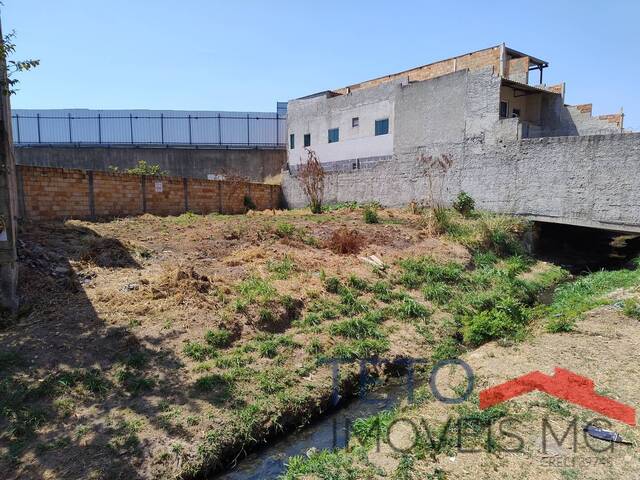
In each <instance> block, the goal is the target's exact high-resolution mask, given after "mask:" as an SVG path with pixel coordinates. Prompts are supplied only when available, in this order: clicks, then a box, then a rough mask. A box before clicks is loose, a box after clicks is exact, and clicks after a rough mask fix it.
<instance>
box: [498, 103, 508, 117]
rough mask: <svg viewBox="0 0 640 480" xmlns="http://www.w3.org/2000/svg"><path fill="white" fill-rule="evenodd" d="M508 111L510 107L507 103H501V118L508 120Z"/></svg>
mask: <svg viewBox="0 0 640 480" xmlns="http://www.w3.org/2000/svg"><path fill="white" fill-rule="evenodd" d="M508 110H509V105H507V102H500V117H502V118H507V111H508Z"/></svg>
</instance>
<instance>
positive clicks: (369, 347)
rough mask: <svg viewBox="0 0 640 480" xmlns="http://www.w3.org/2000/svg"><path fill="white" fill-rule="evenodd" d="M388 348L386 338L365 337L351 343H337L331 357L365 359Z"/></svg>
mask: <svg viewBox="0 0 640 480" xmlns="http://www.w3.org/2000/svg"><path fill="white" fill-rule="evenodd" d="M387 350H389V341H388V340H387V339H386V338H366V339H363V340H356V341H354V342H351V343H338V344H336V345H335V346H334V348H333V351H332V357H334V358H339V359H342V360H347V361H349V360H356V359H367V358H372V357H375V356H378V355H381V354H383V353H384V352H386V351H387Z"/></svg>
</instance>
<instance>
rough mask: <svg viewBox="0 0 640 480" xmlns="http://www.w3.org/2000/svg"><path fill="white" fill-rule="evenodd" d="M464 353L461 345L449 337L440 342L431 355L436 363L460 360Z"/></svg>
mask: <svg viewBox="0 0 640 480" xmlns="http://www.w3.org/2000/svg"><path fill="white" fill-rule="evenodd" d="M461 351H462V348H461V345H460V344H459V343H458V342H456V340H455V339H453V338H451V337H449V338H446V339H444V340H443V341H442V342H440V343H439V344H438V345H437V346H436V348H435V349H434V350H433V353H432V354H431V359H432V360H433V361H434V362H439V361H440V360H447V359H450V358H458V356H459V355H460V353H461Z"/></svg>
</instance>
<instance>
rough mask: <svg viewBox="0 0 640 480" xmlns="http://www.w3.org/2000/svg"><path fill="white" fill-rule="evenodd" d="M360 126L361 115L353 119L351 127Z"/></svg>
mask: <svg viewBox="0 0 640 480" xmlns="http://www.w3.org/2000/svg"><path fill="white" fill-rule="evenodd" d="M359 126H360V117H353V118H352V119H351V127H352V128H356V127H359Z"/></svg>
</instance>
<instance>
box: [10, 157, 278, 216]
mask: <svg viewBox="0 0 640 480" xmlns="http://www.w3.org/2000/svg"><path fill="white" fill-rule="evenodd" d="M18 173H19V177H20V181H19V195H20V196H21V198H20V201H19V203H20V205H21V212H20V217H21V218H27V219H29V220H60V219H69V218H78V219H85V218H86V219H88V218H100V217H102V218H104V217H123V216H131V215H139V214H142V213H145V212H146V213H151V214H154V215H180V214H182V213H184V212H186V211H191V212H194V213H199V214H208V213H213V212H219V213H225V214H237V213H244V212H245V210H246V208H245V205H244V197H245V195H248V196H249V197H251V199H252V201H253V202H254V203H255V205H256V208H257V209H258V210H265V209H269V208H278V207H279V206H280V203H281V195H282V193H281V189H280V186H279V185H267V184H263V183H249V182H228V181H216V180H202V179H193V178H189V179H185V178H182V177H167V176H158V177H151V176H146V177H140V176H137V175H127V174H123V173H108V172H89V171H83V170H70V169H62V168H49V167H30V166H19V167H18ZM143 187H144V188H143Z"/></svg>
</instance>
